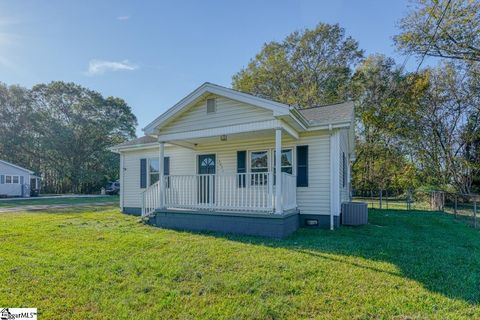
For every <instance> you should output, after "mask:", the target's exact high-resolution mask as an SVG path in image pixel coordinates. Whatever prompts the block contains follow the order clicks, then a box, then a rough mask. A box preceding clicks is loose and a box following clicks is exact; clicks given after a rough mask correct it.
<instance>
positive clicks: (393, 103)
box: [352, 55, 417, 191]
mask: <svg viewBox="0 0 480 320" xmlns="http://www.w3.org/2000/svg"><path fill="white" fill-rule="evenodd" d="M408 79H409V78H408V75H407V74H405V73H404V72H403V71H402V68H400V67H399V66H397V65H396V63H395V61H394V60H393V59H391V58H387V57H385V56H383V55H371V56H369V57H367V58H366V59H365V60H364V61H363V62H362V63H361V64H360V65H359V66H358V67H357V70H356V71H355V74H354V76H353V78H352V95H353V98H354V101H355V110H356V134H357V144H356V149H357V151H356V153H357V157H356V160H355V162H354V164H353V181H354V185H355V186H356V188H357V189H360V190H363V191H366V190H370V191H373V190H380V191H381V190H388V189H390V190H391V189H396V190H406V189H410V188H413V187H415V186H416V175H417V172H416V169H415V166H414V165H413V164H412V162H411V159H410V158H409V157H408V154H409V150H408V149H407V148H405V146H404V141H403V136H405V134H406V128H407V127H408V126H405V124H406V123H408V120H407V119H408V117H405V114H410V113H411V109H412V108H413V106H414V104H412V103H411V101H412V97H413V96H414V90H413V88H412V86H411V84H410V82H409V81H408Z"/></svg>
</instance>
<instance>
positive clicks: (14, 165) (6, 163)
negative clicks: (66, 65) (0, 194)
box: [0, 160, 34, 174]
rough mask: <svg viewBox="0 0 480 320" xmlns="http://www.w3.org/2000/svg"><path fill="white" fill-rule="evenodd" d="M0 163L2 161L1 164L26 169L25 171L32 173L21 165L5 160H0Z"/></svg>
mask: <svg viewBox="0 0 480 320" xmlns="http://www.w3.org/2000/svg"><path fill="white" fill-rule="evenodd" d="M0 163H3V164H5V165H7V166H10V167H14V168H16V169H19V170H23V171H26V172H28V173H30V174H33V173H34V172H33V171H31V170H28V169H25V168H23V167H20V166H17V165H16V164H13V163H10V162H8V161H5V160H0Z"/></svg>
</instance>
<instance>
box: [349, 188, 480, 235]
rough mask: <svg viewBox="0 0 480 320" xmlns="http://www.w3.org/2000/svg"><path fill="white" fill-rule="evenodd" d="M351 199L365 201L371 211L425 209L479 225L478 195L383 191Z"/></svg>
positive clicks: (474, 225) (368, 192)
mask: <svg viewBox="0 0 480 320" xmlns="http://www.w3.org/2000/svg"><path fill="white" fill-rule="evenodd" d="M352 200H353V201H355V202H365V203H367V204H368V208H370V209H396V210H423V211H441V212H445V213H448V214H452V215H455V217H456V218H464V219H467V220H468V222H469V223H470V224H471V225H472V226H473V227H475V228H476V227H477V226H478V221H477V218H478V217H477V214H478V212H477V209H478V205H479V203H478V202H479V201H480V196H479V195H477V194H460V193H452V192H446V191H441V190H431V191H423V190H408V191H398V190H389V191H387V190H383V191H370V190H369V191H359V190H355V191H353V192H352Z"/></svg>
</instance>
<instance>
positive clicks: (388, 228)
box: [209, 209, 480, 304]
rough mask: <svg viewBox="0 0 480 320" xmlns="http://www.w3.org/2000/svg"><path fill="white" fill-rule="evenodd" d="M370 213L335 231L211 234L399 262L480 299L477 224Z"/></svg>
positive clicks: (428, 281)
mask: <svg viewBox="0 0 480 320" xmlns="http://www.w3.org/2000/svg"><path fill="white" fill-rule="evenodd" d="M369 219H370V221H369V224H368V225H366V226H361V227H341V228H340V229H338V230H336V231H334V232H331V231H328V230H319V229H300V230H299V231H297V232H296V233H295V234H293V235H292V236H291V237H289V238H287V239H283V240H274V239H267V238H259V237H244V236H234V235H220V234H212V233H209V234H210V235H214V236H216V237H222V238H226V239H229V240H232V241H239V242H244V243H250V244H257V245H264V246H270V247H275V248H286V249H289V250H293V251H296V252H300V253H303V254H307V255H309V256H312V257H314V258H317V259H327V260H332V261H334V262H337V263H346V264H350V265H351V266H352V268H364V269H369V270H372V271H374V272H380V273H388V274H392V275H395V276H398V275H399V274H397V273H392V272H390V271H388V270H382V269H378V268H374V267H371V266H367V265H362V264H361V263H356V262H352V259H348V257H349V256H355V257H361V258H365V259H369V260H373V261H381V262H387V263H391V264H393V265H395V266H397V267H398V268H399V270H400V276H402V277H406V278H408V279H412V280H415V281H418V282H420V283H421V284H422V285H423V286H424V287H425V288H426V289H428V290H430V291H433V292H437V293H440V294H442V295H444V296H446V297H449V298H456V299H462V300H464V301H466V302H468V303H470V304H479V303H480V250H479V249H480V231H479V230H478V229H473V228H471V227H468V226H467V223H466V220H462V219H455V218H454V217H453V216H451V215H449V214H445V213H440V212H429V211H405V210H378V209H377V210H375V209H373V210H372V209H370V216H369ZM331 254H335V255H339V257H335V256H332V255H331ZM341 256H345V258H342V257H341Z"/></svg>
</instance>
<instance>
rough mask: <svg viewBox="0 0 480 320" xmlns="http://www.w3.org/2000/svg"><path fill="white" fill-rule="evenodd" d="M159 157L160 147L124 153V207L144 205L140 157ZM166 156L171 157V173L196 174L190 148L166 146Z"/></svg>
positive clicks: (122, 186) (193, 157)
mask: <svg viewBox="0 0 480 320" xmlns="http://www.w3.org/2000/svg"><path fill="white" fill-rule="evenodd" d="M154 157H158V147H156V148H151V149H144V150H138V151H130V152H125V153H124V160H123V162H124V166H125V169H126V170H124V172H123V179H122V180H123V185H121V186H120V187H121V188H122V190H121V192H123V193H122V196H123V197H122V198H123V206H124V207H133V208H140V207H141V206H142V199H141V193H142V191H144V190H145V189H142V188H140V159H142V158H147V159H148V158H154ZM165 157H170V174H195V156H194V154H193V152H192V151H191V150H189V149H185V148H180V147H175V146H173V147H166V148H165Z"/></svg>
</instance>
